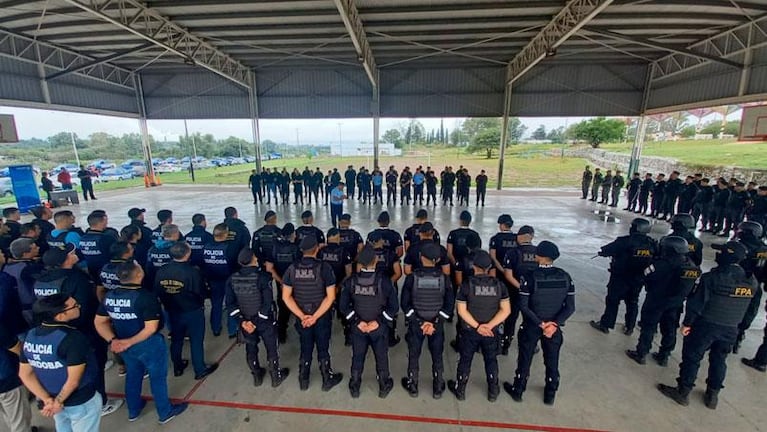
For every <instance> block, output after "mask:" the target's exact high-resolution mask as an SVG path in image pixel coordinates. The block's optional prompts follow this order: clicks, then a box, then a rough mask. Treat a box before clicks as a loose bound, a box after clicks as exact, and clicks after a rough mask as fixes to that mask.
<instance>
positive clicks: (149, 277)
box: [144, 224, 181, 290]
mask: <svg viewBox="0 0 767 432" xmlns="http://www.w3.org/2000/svg"><path fill="white" fill-rule="evenodd" d="M180 240H181V232H180V231H179V230H178V226H176V225H174V224H169V225H163V227H162V238H160V239H157V240H156V241H155V242H154V246H152V247H151V248H149V252H148V253H147V259H146V264H145V265H144V272H145V273H146V277H145V278H144V284H146V287H147V289H150V290H151V289H152V287H153V284H154V275H155V274H156V273H157V270H158V269H159V268H160V267H162V266H164V265H165V264H167V263H169V262H170V261H171V257H170V247H171V246H172V245H173V244H174V243H176V242H177V241H180Z"/></svg>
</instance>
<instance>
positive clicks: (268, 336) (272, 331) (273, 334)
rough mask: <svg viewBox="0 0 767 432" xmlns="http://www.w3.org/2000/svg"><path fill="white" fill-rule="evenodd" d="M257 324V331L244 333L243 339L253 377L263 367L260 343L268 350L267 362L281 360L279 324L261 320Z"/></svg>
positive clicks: (243, 331)
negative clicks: (259, 352) (278, 343)
mask: <svg viewBox="0 0 767 432" xmlns="http://www.w3.org/2000/svg"><path fill="white" fill-rule="evenodd" d="M254 324H256V331H254V332H253V333H246V332H245V330H243V329H240V330H241V331H242V338H243V341H244V342H245V357H246V359H247V362H248V368H250V372H251V373H252V374H253V375H256V374H257V373H258V372H259V368H260V367H261V365H260V364H259V362H258V351H259V350H258V343H259V342H263V343H264V348H265V349H266V360H267V361H270V362H271V361H274V360H279V358H280V355H279V352H278V351H277V323H275V322H274V321H270V320H262V319H259V320H258V322H256V323H254Z"/></svg>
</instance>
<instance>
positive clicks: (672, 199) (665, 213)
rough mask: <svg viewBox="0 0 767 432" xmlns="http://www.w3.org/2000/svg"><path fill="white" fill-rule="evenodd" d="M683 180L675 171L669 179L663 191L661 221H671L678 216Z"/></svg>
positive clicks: (659, 216)
mask: <svg viewBox="0 0 767 432" xmlns="http://www.w3.org/2000/svg"><path fill="white" fill-rule="evenodd" d="M682 187H683V184H682V180H681V179H680V178H679V171H674V172H672V173H671V175H670V176H669V178H668V181H667V182H666V186H665V188H664V190H663V204H662V205H661V207H662V208H661V214H659V215H658V216H657V217H658V218H659V219H666V220H668V219H671V217H673V216H674V215H675V214H676V201H677V199H678V198H679V194H681V193H682Z"/></svg>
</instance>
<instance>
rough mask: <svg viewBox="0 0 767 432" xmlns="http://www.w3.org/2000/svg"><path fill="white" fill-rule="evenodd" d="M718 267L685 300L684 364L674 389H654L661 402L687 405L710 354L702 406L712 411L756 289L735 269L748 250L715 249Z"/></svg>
mask: <svg viewBox="0 0 767 432" xmlns="http://www.w3.org/2000/svg"><path fill="white" fill-rule="evenodd" d="M715 249H718V250H719V252H718V253H717V254H716V263H717V267H715V268H713V269H712V270H711V271H709V272H707V273H704V274H703V275H702V276H701V277H700V279H698V282H697V283H696V284H695V287H694V288H693V291H692V294H691V295H690V298H689V299H688V300H687V308H686V313H685V317H684V320H683V321H682V334H683V335H684V336H685V337H684V345H683V347H682V363H681V364H680V365H679V378H677V385H676V386H668V385H665V384H658V390H659V391H660V392H661V393H663V395H664V396H666V397H669V398H671V399H673V400H674V401H675V402H676V403H678V404H680V405H684V406H687V405H688V404H689V394H690V392H691V391H692V388H693V387H695V379H696V378H697V376H698V369H699V368H700V361H701V360H702V359H703V356H704V355H705V353H706V351H709V350H710V352H709V359H708V361H709V367H708V378H707V380H706V384H707V388H706V394H705V396H704V397H703V402H704V403H705V405H706V407H707V408H710V409H716V406H717V403H718V399H719V390H720V389H721V388H722V387H723V384H724V378H725V375H726V374H727V354H729V353H730V351H731V350H732V347H733V345H734V344H735V340H736V338H737V336H738V323H740V322H741V320H742V319H743V316H744V315H745V313H746V310H747V309H748V305H749V304H750V303H751V299H753V297H754V292H755V291H756V290H757V289H758V287H757V284H756V280H755V279H754V278H753V277H748V276H746V272H745V271H744V270H743V268H741V267H740V266H739V265H738V264H737V263H738V262H740V261H742V260H743V259H744V258H745V257H746V248H745V246H743V245H742V244H740V243H737V242H732V241H731V242H727V243H725V244H724V245H717V247H715Z"/></svg>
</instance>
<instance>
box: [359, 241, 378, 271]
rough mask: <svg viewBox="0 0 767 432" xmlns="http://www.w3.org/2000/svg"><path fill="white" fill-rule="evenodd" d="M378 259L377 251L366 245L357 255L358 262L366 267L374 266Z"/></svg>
mask: <svg viewBox="0 0 767 432" xmlns="http://www.w3.org/2000/svg"><path fill="white" fill-rule="evenodd" d="M376 258H377V257H376V251H375V249H373V247H372V246H370V245H365V247H363V248H362V250H361V251H360V253H359V254H357V262H358V263H360V264H362V265H365V266H367V265H370V264H372V263H373V261H375V259H376Z"/></svg>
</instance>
